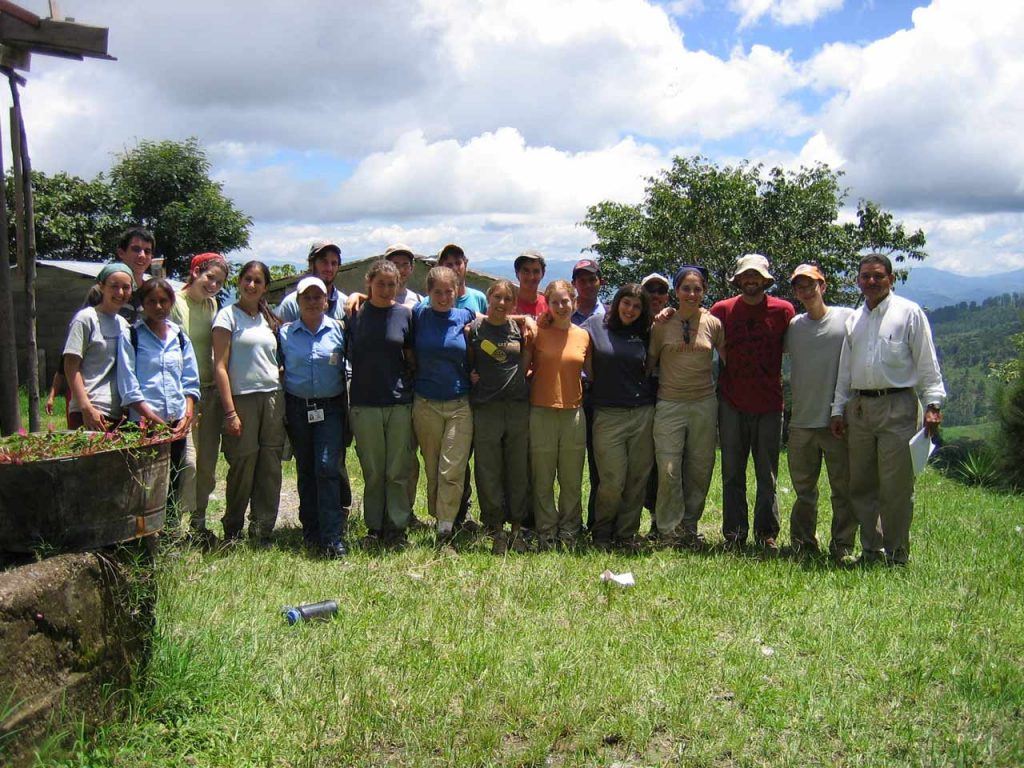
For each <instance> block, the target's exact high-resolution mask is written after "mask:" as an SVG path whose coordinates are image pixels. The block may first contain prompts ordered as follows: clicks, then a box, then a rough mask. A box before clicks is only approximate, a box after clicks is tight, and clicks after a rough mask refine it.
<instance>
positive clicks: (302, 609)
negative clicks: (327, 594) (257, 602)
mask: <svg viewBox="0 0 1024 768" xmlns="http://www.w3.org/2000/svg"><path fill="white" fill-rule="evenodd" d="M337 613H338V601H337V600H324V601H322V602H319V603H309V604H308V605H297V606H295V607H294V608H291V607H289V608H285V609H284V610H282V611H281V615H282V616H284V619H285V621H287V622H288V624H289V625H292V624H297V623H298V622H300V621H312V620H314V619H319V620H321V621H326V620H327V619H330V618H331V617H333V616H335V615H336V614H337Z"/></svg>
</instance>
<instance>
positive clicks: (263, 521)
mask: <svg viewBox="0 0 1024 768" xmlns="http://www.w3.org/2000/svg"><path fill="white" fill-rule="evenodd" d="M233 399H234V401H235V411H236V412H237V413H238V418H239V420H241V422H242V434H241V435H240V436H239V437H232V436H231V435H224V436H223V444H224V457H225V458H226V459H227V461H228V479H227V493H226V497H227V501H226V504H225V509H224V535H225V536H227V537H234V536H238V535H239V534H240V533H241V532H242V524H243V523H244V522H245V510H246V508H247V507H248V508H249V535H250V536H254V537H256V538H261V537H267V536H269V535H270V533H271V532H272V531H273V530H274V524H275V523H276V522H277V508H278V505H279V503H280V500H281V453H282V451H283V449H284V436H285V433H284V394H283V393H282V392H281V390H277V391H276V392H253V393H251V394H248V395H235V396H234V398H233Z"/></svg>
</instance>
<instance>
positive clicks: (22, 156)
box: [7, 76, 39, 432]
mask: <svg viewBox="0 0 1024 768" xmlns="http://www.w3.org/2000/svg"><path fill="white" fill-rule="evenodd" d="M7 79H8V81H9V82H10V84H11V101H12V102H13V103H14V106H13V107H12V108H11V143H12V149H13V151H14V169H15V187H18V186H20V187H21V197H22V207H23V209H24V210H23V213H24V218H22V219H21V221H22V226H23V227H24V240H23V245H24V249H23V251H22V253H23V255H24V262H23V263H22V266H23V268H24V270H25V315H26V317H25V330H26V333H25V357H26V360H25V365H26V369H25V383H26V384H27V385H28V428H29V431H30V432H38V431H39V356H38V355H37V354H36V350H37V348H38V344H37V343H36V225H35V211H34V206H33V203H32V161H31V159H30V158H29V154H28V141H27V139H26V134H25V121H24V120H23V119H22V115H21V99H20V98H19V95H18V82H17V80H15V79H14V77H11V76H8V78H7ZM15 137H17V147H16V148H15V147H14V146H13V144H14V139H15ZM19 161H20V162H19ZM19 166H20V168H19ZM19 170H20V175H21V179H20V182H21V183H20V185H19V184H18V181H19V180H18V171H19Z"/></svg>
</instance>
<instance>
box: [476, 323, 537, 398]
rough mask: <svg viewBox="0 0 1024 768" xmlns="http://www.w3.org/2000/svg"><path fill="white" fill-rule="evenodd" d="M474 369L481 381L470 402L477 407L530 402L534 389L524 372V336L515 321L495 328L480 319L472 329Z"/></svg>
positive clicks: (477, 384)
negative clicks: (521, 401) (523, 401)
mask: <svg viewBox="0 0 1024 768" xmlns="http://www.w3.org/2000/svg"><path fill="white" fill-rule="evenodd" d="M469 345H470V349H471V350H472V352H473V367H474V370H476V372H477V374H478V375H479V376H480V380H479V381H478V382H477V383H476V384H474V385H473V389H472V391H471V392H470V395H469V401H470V402H471V403H473V404H474V405H481V404H483V403H490V402H494V401H499V400H526V399H527V398H528V397H529V396H530V390H529V389H528V388H527V386H526V371H524V370H523V352H524V347H523V335H522V332H521V331H520V330H519V326H518V325H517V324H516V323H514V322H513V321H512V320H508V321H506V322H505V323H503V324H502V325H493V324H492V323H489V322H487V318H484V317H478V318H477V319H476V320H474V321H473V325H472V326H471V327H470V330H469Z"/></svg>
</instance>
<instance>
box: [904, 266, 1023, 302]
mask: <svg viewBox="0 0 1024 768" xmlns="http://www.w3.org/2000/svg"><path fill="white" fill-rule="evenodd" d="M897 292H898V293H899V294H900V296H905V297H906V298H908V299H910V300H911V301H916V302H917V303H918V304H920V305H921V306H922V307H926V308H928V309H938V308H940V307H948V306H952V305H955V304H960V303H963V302H966V303H968V304H970V303H971V302H976V303H979V304H980V303H981V302H983V301H985V299H989V298H991V297H993V296H1001V295H1003V294H1005V293H1024V269H1018V270H1015V271H1013V272H1002V273H999V274H996V275H978V276H973V275H958V274H955V273H953V272H946V271H944V270H941V269H934V268H933V267H914V268H913V269H912V270H910V277H908V278H907V282H905V283H903V284H902V285H900V286H899V287H898V288H897Z"/></svg>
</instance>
